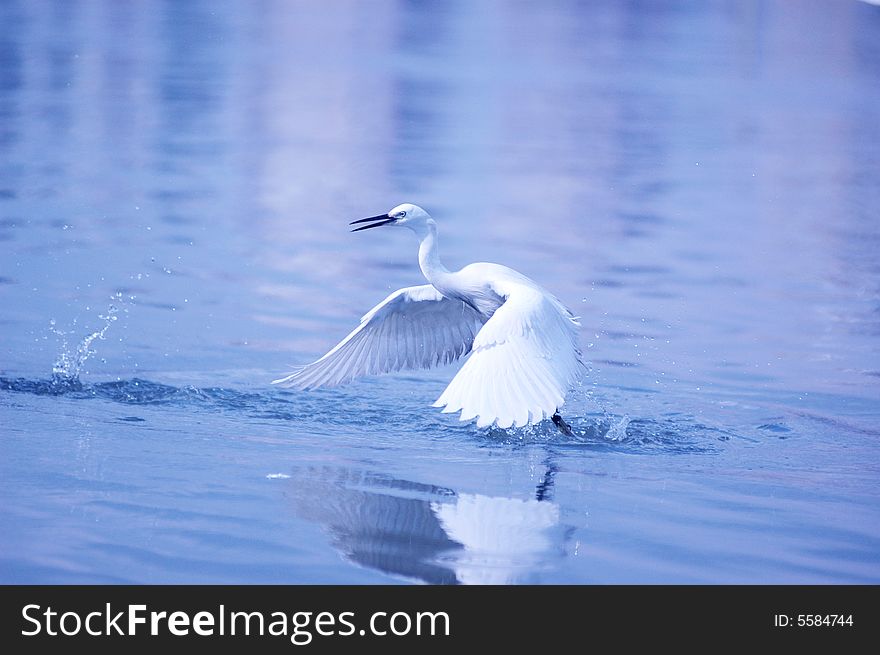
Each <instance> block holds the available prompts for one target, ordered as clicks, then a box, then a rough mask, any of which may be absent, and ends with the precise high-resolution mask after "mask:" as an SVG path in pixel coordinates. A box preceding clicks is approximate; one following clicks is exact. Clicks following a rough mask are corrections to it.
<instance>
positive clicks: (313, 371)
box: [272, 284, 483, 389]
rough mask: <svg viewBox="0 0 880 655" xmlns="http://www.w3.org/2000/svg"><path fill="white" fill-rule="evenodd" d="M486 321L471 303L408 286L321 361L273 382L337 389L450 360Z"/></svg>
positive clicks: (424, 287) (429, 288)
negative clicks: (359, 380)
mask: <svg viewBox="0 0 880 655" xmlns="http://www.w3.org/2000/svg"><path fill="white" fill-rule="evenodd" d="M482 324H483V319H482V318H481V316H480V314H478V313H477V312H476V311H475V310H473V309H472V308H471V307H470V306H469V305H466V304H465V303H463V302H461V301H460V300H454V299H451V298H446V297H445V296H443V295H441V294H440V292H438V291H437V290H436V289H435V288H434V287H432V286H431V285H430V284H423V285H421V286H417V287H406V288H404V289H399V290H398V291H395V292H394V293H392V294H391V295H390V296H388V297H387V298H386V299H385V300H383V301H382V302H381V303H379V304H378V305H376V306H375V307H373V309H371V310H370V311H369V312H367V313H366V314H365V315H364V317H363V318H362V319H361V323H360V325H358V326H357V327H356V328H355V329H354V330H353V331H352V332H351V334H349V335H348V336H347V337H345V339H343V340H342V341H341V342H340V343H339V344H338V345H337V346H336V347H335V348H333V350H331V351H330V352H328V353H327V354H326V355H324V356H323V357H322V358H321V359H319V360H318V361H316V362H313V363H311V364H308V365H306V366H303V367H301V368H299V369H298V370H296V371H294V372H293V373H291V374H290V375H288V376H287V377H284V378H281V379H280V380H275V381H274V382H273V383H272V384H278V385H281V386H284V387H296V388H298V389H313V388H315V387H335V386H337V385H340V384H345V383H346V382H350V381H351V380H353V379H354V378H358V377H362V376H364V375H377V374H379V373H388V372H390V371H399V370H401V369H416V368H431V367H432V366H438V365H440V364H448V363H449V362H452V361H455V360H456V359H458V358H459V357H461V356H462V355H463V354H465V353H466V352H468V351H469V350H470V348H471V344H472V343H473V341H474V335H476V333H477V331H478V330H479V329H480V326H481V325H482Z"/></svg>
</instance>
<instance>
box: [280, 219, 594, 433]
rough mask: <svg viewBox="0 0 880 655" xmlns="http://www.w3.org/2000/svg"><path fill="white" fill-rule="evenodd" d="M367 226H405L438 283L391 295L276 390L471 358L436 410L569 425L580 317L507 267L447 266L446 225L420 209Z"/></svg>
mask: <svg viewBox="0 0 880 655" xmlns="http://www.w3.org/2000/svg"><path fill="white" fill-rule="evenodd" d="M363 222H371V223H372V224H370V225H366V226H363V227H360V228H357V229H356V230H355V231H358V230H363V229H369V228H372V227H379V226H381V225H401V226H404V227H408V228H410V229H411V230H412V231H413V232H415V233H416V236H417V237H418V238H419V267H420V268H421V270H422V273H423V274H424V276H425V278H426V279H427V280H428V282H429V284H424V285H420V286H414V287H406V288H404V289H399V290H398V291H395V292H394V293H392V294H390V295H389V296H388V297H387V298H386V299H385V300H383V301H382V302H381V303H379V304H378V305H376V306H375V307H374V308H373V309H371V310H370V311H369V312H367V313H366V314H365V315H364V316H363V318H362V319H361V322H360V324H359V325H358V327H356V328H355V329H354V330H353V331H352V332H351V333H350V334H349V335H348V336H347V337H346V338H345V339H343V340H342V341H341V342H340V343H339V344H338V345H337V346H335V347H334V348H333V349H332V350H330V352H328V353H327V354H326V355H324V356H323V357H321V358H320V359H319V360H317V361H316V362H313V363H312V364H308V365H306V366H303V367H301V368H299V369H298V370H296V371H294V372H293V373H291V374H290V375H288V376H287V377H285V378H282V379H280V380H276V381H275V382H274V383H273V384H280V385H282V386H290V387H296V388H300V389H311V388H316V387H324V386H337V385H340V384H344V383H346V382H349V381H351V380H353V379H355V378H357V377H361V376H364V375H375V374H379V373H387V372H390V371H399V370H401V369H415V368H430V367H433V366H437V365H442V364H448V363H450V362H452V361H455V360H457V359H459V358H461V357H462V356H464V355H468V358H467V360H466V361H465V363H464V365H463V366H462V367H461V369H460V370H459V372H458V373H457V374H456V375H455V377H454V378H453V380H452V382H450V383H449V386H448V387H447V388H446V390H445V391H444V392H443V393H442V395H441V396H440V398H439V399H438V400H437V401H436V402H435V403H434V406H435V407H443V408H444V409H443V412H444V413H451V412H458V411H460V412H461V417H460V418H461V420H462V421H469V420H472V419H474V418H476V419H477V425H478V426H480V427H485V426H490V425H493V424H495V425H498V427H501V428H509V427H521V426H524V425H528V424H531V423H537V422H539V421H542V420H544V419H545V418H553V420H554V422H556V423H557V425H559V424H560V423H559V421H561V419H559V417H558V414H557V413H556V412H557V410H558V408H559V407H561V406H562V404H563V403H564V402H565V395H566V392H567V391H568V389H569V388H570V387H571V386H572V385H574V384H575V383H576V382H577V380H578V379H579V377H580V375H581V373H582V371H583V364H582V362H581V359H580V350H579V349H578V345H577V331H578V327H579V325H580V324H579V323H578V321H577V318H576V317H575V316H573V315H572V313H571V312H570V311H569V310H568V309H566V308H565V306H564V305H563V304H562V303H561V302H560V301H559V300H558V299H556V298H555V297H554V296H553V295H551V294H550V293H548V292H547V291H545V290H544V289H543V288H542V287H540V286H539V285H538V284H537V283H535V282H534V281H532V280H531V279H529V278H528V277H526V276H525V275H522V274H521V273H519V272H517V271H515V270H513V269H511V268H508V267H507V266H502V265H500V264H490V263H484V262H481V263H476V264H470V265H468V266H465V267H464V268H462V269H461V270H459V271H449V270H448V269H447V268H446V267H445V266H443V264H442V262H441V261H440V257H439V253H438V248H437V226H436V223H435V221H434V219H433V218H431V217H430V216H429V215H428V213H427V212H425V211H424V210H423V209H422V208H420V207H418V206H416V205H411V204H403V205H399V206H397V207H395V208H394V209H392V210H391V211H390V212H388V213H387V214H382V215H379V216H374V217H371V218H368V219H362V220H361V221H355V222H354V223H363ZM354 223H353V224H354ZM557 419H558V421H557ZM562 425H565V424H564V422H562ZM560 429H561V426H560Z"/></svg>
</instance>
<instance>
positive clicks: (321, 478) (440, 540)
mask: <svg viewBox="0 0 880 655" xmlns="http://www.w3.org/2000/svg"><path fill="white" fill-rule="evenodd" d="M554 475H555V467H553V466H552V465H550V466H548V468H547V471H546V473H545V475H544V477H543V479H542V480H541V482H540V484H538V486H537V489H536V491H535V494H534V497H532V498H526V499H518V498H508V497H491V496H485V495H482V494H475V493H456V492H455V491H453V490H452V489H447V488H444V487H437V486H433V485H430V484H423V483H419V482H411V481H408V480H399V479H396V478H392V477H389V476H385V475H379V474H375V473H370V472H366V471H359V470H356V469H348V468H331V467H313V468H302V469H297V470H295V471H293V472H292V474H291V479H290V480H288V482H289V484H290V485H291V488H292V489H293V491H291V492H290V498H291V499H292V502H293V507H294V511H295V513H296V514H297V516H299V517H301V518H304V519H306V520H309V521H313V522H315V523H318V524H319V525H321V526H322V527H323V528H324V529H325V530H326V531H327V532H328V533H329V534H330V536H331V543H332V545H333V547H334V548H336V549H337V550H338V551H339V552H340V553H342V554H343V556H344V557H345V558H346V559H348V560H350V561H352V562H354V563H356V564H360V565H362V566H366V567H369V568H373V569H377V570H380V571H383V572H385V573H388V574H390V575H394V576H400V577H404V578H409V579H414V580H420V581H423V582H427V583H430V584H513V583H524V582H530V581H533V580H535V578H536V576H537V575H539V574H540V573H541V572H543V571H547V570H549V569H551V568H553V567H554V565H555V564H557V563H558V562H559V561H560V560H561V559H562V558H563V557H564V554H565V548H564V545H565V540H566V534H567V533H568V532H570V530H569V529H567V528H566V527H565V526H563V525H561V524H560V511H559V506H558V505H556V504H555V503H554V502H553V501H552V491H553V476H554Z"/></svg>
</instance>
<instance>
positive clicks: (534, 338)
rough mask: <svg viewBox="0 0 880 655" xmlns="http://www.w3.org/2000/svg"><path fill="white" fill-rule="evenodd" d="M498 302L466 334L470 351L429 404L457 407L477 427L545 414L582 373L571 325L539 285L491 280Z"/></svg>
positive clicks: (524, 420) (575, 327)
mask: <svg viewBox="0 0 880 655" xmlns="http://www.w3.org/2000/svg"><path fill="white" fill-rule="evenodd" d="M492 288H493V290H494V291H495V292H496V293H497V294H498V295H500V296H502V297H503V298H505V301H504V303H503V304H502V305H501V307H499V308H498V310H497V311H496V312H495V313H494V314H493V315H492V318H490V319H489V320H488V321H487V322H486V324H485V325H484V326H483V328H482V329H481V330H480V331H479V333H478V334H477V336H476V338H475V339H474V344H473V348H472V351H471V355H470V357H469V358H468V360H467V361H466V362H465V364H464V366H462V367H461V370H459V372H458V374H457V375H456V376H455V377H454V378H453V380H452V382H450V383H449V386H448V387H447V388H446V390H445V391H444V392H443V394H442V395H441V396H440V398H439V399H438V400H437V402H436V403H434V406H435V407H445V409H444V410H443V411H444V412H457V411H459V410H461V420H462V421H468V420H470V419H472V418H474V417H479V418H478V419H477V425H478V426H480V427H484V426H488V425H492V424H493V423H497V425H498V427H501V428H508V427H510V426H523V425H527V424H529V423H537V422H538V421H541V420H542V419H544V418H546V417H550V416H552V415H553V413H554V412H555V411H556V409H557V408H558V407H560V406H561V405H562V403H563V402H564V401H565V394H566V392H567V391H568V389H569V387H571V386H572V385H573V384H574V383H575V382H576V381H577V380H578V378H579V377H580V375H581V373H582V372H583V364H582V362H581V359H580V351H579V350H578V344H577V333H578V327H579V325H580V324H579V323H578V322H577V318H575V317H574V316H573V315H572V314H571V312H570V311H568V310H567V309H566V308H565V306H564V305H563V304H562V303H561V302H559V300H557V299H556V298H554V297H553V296H551V295H550V294H549V293H547V292H546V291H544V290H542V289H541V288H539V287H533V286H530V285H527V284H521V283H518V282H513V281H506V280H505V281H500V282H494V283H493V285H492Z"/></svg>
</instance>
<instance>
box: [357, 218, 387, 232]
mask: <svg viewBox="0 0 880 655" xmlns="http://www.w3.org/2000/svg"><path fill="white" fill-rule="evenodd" d="M394 220H395V219H394V218H391V217H390V216H389V215H388V214H379V215H378V216H370V217H369V218H362V219H360V220H358V221H352V222H351V223H349V225H357V224H358V223H372V225H364V226H363V227H356V228H354V229H353V230H352V232H360V231H361V230H369V229H370V228H371V227H380V226H382V225H388V223H392V222H394Z"/></svg>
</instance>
